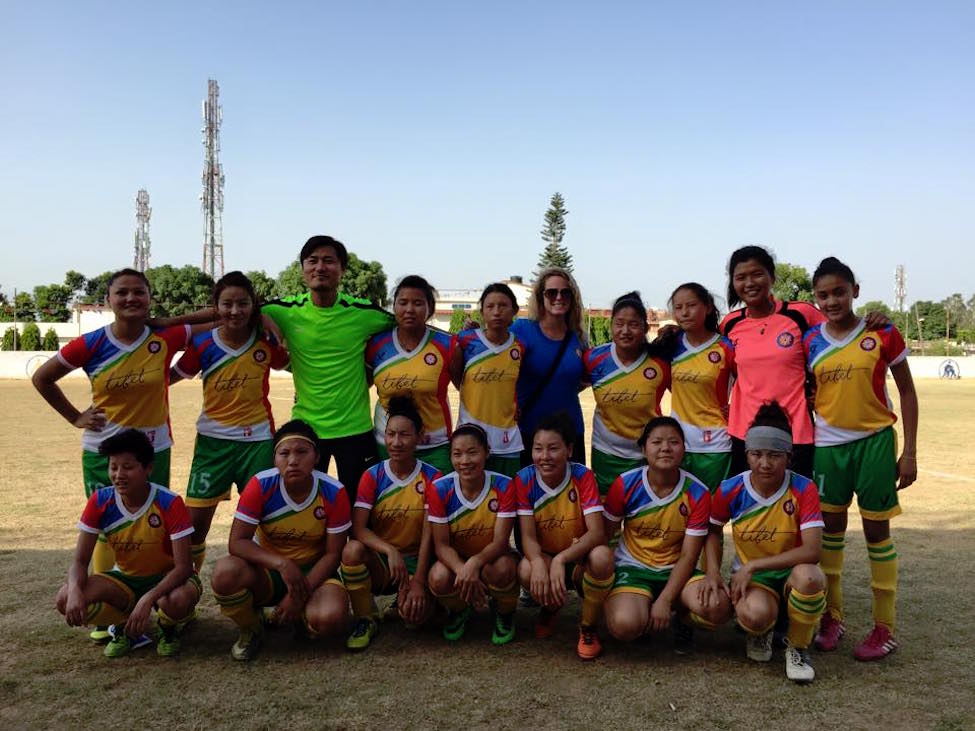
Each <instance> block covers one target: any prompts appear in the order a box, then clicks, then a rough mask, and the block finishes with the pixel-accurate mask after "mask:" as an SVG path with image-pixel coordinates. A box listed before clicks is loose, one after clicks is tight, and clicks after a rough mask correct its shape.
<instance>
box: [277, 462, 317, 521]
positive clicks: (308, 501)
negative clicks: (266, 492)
mask: <svg viewBox="0 0 975 731" xmlns="http://www.w3.org/2000/svg"><path fill="white" fill-rule="evenodd" d="M278 488H279V489H280V490H281V497H283V498H284V502H285V503H287V505H288V507H289V508H291V509H292V510H294V511H295V512H296V513H300V512H301V511H302V510H304V509H305V508H307V507H308V506H309V505H311V504H312V501H313V500H314V499H315V496H316V495H318V475H316V474H315V472H312V473H311V490H310V491H309V492H308V497H306V498H305V499H304V501H303V502H301V503H296V502H295V501H294V499H293V498H292V497H291V495H290V494H289V493H288V488H287V487H285V485H284V475H282V474H278Z"/></svg>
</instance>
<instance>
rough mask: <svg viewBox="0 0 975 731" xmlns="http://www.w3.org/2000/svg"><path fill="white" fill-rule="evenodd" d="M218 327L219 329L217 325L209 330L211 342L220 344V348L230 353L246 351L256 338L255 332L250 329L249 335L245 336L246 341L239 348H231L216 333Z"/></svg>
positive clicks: (235, 353)
mask: <svg viewBox="0 0 975 731" xmlns="http://www.w3.org/2000/svg"><path fill="white" fill-rule="evenodd" d="M219 329H220V328H219V327H215V328H213V330H211V331H210V334H211V336H212V337H213V342H215V343H216V344H217V345H219V346H220V348H221V349H223V350H225V351H226V352H228V353H230V354H231V355H241V354H243V353H246V352H247V349H248V348H249V347H250V346H252V345H253V344H254V340H256V339H257V333H256V332H253V331H252V332H251V336H250V337H249V338H247V342H246V343H244V344H243V345H242V346H241V347H239V348H231V347H230V346H229V345H227V344H226V343H225V342H224V341H223V340H222V339H221V338H220V335H219V333H217V330H219Z"/></svg>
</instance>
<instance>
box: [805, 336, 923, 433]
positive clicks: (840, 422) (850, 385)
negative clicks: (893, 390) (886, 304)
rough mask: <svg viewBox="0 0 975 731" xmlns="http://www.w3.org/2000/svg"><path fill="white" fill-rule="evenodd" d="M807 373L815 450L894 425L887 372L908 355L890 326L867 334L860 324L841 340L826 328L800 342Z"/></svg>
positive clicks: (901, 340)
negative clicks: (811, 381) (812, 382)
mask: <svg viewBox="0 0 975 731" xmlns="http://www.w3.org/2000/svg"><path fill="white" fill-rule="evenodd" d="M803 346H804V348H805V352H806V358H807V360H808V364H809V370H810V371H811V372H812V374H813V375H814V376H815V377H816V400H815V404H814V407H815V410H816V446H817V447H829V446H833V445H836V444H846V443H848V442H853V441H856V440H857V439H863V438H864V437H868V436H870V435H871V434H876V433H877V432H878V431H880V430H882V429H886V428H887V427H888V426H891V425H892V424H893V423H894V422H895V421H897V416H896V415H895V414H894V411H893V409H892V407H891V403H890V398H889V396H888V395H887V369H888V367H890V366H892V365H897V364H898V363H900V362H901V361H903V360H904V359H905V358H906V357H907V354H908V348H907V345H905V343H904V338H903V337H902V336H901V334H900V332H899V331H898V330H897V328H896V327H894V326H893V325H888V326H887V327H884V328H881V329H879V330H867V329H866V323H865V322H864V321H863V320H861V321H860V323H859V324H858V325H857V326H856V327H855V328H854V329H853V331H852V332H851V333H850V334H849V335H847V336H846V337H844V338H843V339H841V340H837V339H835V338H833V337H832V336H831V335H830V334H829V332H828V331H827V329H826V325H825V324H822V325H817V326H815V327H813V328H812V329H811V330H810V331H809V332H808V333H806V337H805V338H803Z"/></svg>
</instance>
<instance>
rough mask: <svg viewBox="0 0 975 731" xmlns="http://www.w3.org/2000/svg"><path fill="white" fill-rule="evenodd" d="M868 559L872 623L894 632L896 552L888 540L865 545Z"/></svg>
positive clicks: (895, 614)
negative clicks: (871, 596) (871, 592)
mask: <svg viewBox="0 0 975 731" xmlns="http://www.w3.org/2000/svg"><path fill="white" fill-rule="evenodd" d="M867 555H868V556H869V557H870V588H871V589H872V590H873V621H874V623H875V624H883V625H886V626H887V627H888V628H889V629H890V631H891V632H893V631H894V621H895V620H896V618H897V607H896V605H897V551H896V550H895V549H894V542H893V541H892V540H891V539H890V538H888V539H886V540H884V541H880V542H879V543H868V544H867Z"/></svg>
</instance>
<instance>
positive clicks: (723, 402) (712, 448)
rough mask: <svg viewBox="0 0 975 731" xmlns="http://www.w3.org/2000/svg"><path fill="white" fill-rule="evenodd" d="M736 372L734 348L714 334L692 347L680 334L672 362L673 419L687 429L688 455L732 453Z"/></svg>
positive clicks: (728, 341)
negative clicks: (730, 428)
mask: <svg viewBox="0 0 975 731" xmlns="http://www.w3.org/2000/svg"><path fill="white" fill-rule="evenodd" d="M734 371H735V347H734V346H733V345H732V344H731V341H730V340H728V339H727V338H725V337H722V336H721V335H718V334H715V336H714V337H713V338H711V339H710V340H708V341H707V342H705V343H703V344H701V345H691V344H690V343H688V342H687V336H686V335H685V334H683V333H681V335H680V338H679V340H678V342H677V350H676V351H675V353H674V356H673V358H672V359H671V361H670V392H671V401H670V402H671V416H673V417H674V418H675V419H677V421H679V422H680V425H681V427H682V428H683V429H684V442H685V445H686V448H687V451H688V452H730V451H731V436H730V435H729V434H728V419H727V417H726V416H725V414H726V413H727V411H728V392H729V385H730V383H731V376H732V375H733V374H734Z"/></svg>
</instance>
